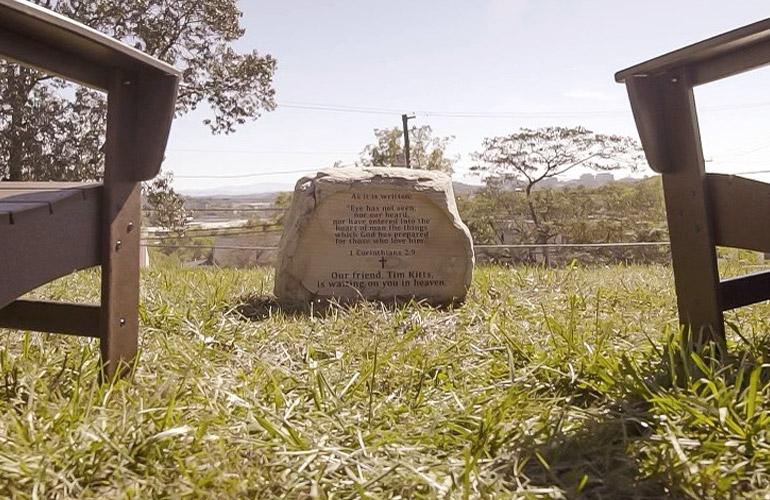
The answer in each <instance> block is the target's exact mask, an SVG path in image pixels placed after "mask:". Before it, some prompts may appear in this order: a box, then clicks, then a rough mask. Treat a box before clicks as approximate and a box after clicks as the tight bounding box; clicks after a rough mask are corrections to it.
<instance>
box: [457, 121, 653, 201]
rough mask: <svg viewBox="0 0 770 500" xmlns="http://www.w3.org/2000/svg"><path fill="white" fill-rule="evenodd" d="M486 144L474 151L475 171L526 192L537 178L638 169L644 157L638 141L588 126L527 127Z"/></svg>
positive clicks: (490, 180) (488, 181) (492, 181)
mask: <svg viewBox="0 0 770 500" xmlns="http://www.w3.org/2000/svg"><path fill="white" fill-rule="evenodd" d="M481 146H482V150H481V151H479V152H476V153H474V154H473V158H474V159H475V160H476V165H474V166H473V167H471V171H473V172H475V173H477V174H479V175H481V177H482V179H483V180H484V182H485V183H486V184H487V185H488V186H490V187H494V186H501V185H509V186H516V187H519V186H521V187H523V189H524V190H525V191H526V193H527V194H529V193H530V192H531V191H532V189H533V188H534V187H535V185H537V183H538V182H541V181H543V180H545V179H548V178H551V177H556V176H558V175H562V174H565V173H566V172H568V171H570V170H572V169H574V168H576V167H586V168H589V169H591V170H603V171H610V170H617V169H620V168H628V169H631V170H635V169H636V168H637V166H638V165H640V164H641V162H642V161H643V158H644V156H643V154H642V150H641V148H640V147H639V145H638V144H637V142H636V141H635V140H634V139H632V138H630V137H624V136H619V135H604V134H597V133H594V132H591V131H590V130H588V129H586V128H584V127H573V128H570V127H544V128H538V129H529V128H522V129H520V130H519V131H518V132H516V133H514V134H511V135H507V136H498V137H487V138H486V139H484V141H483V142H482V145H481Z"/></svg>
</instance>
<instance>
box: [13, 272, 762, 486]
mask: <svg viewBox="0 0 770 500" xmlns="http://www.w3.org/2000/svg"><path fill="white" fill-rule="evenodd" d="M271 289H272V274H271V272H269V271H265V270H250V271H227V270H214V269H195V270H179V269H176V270H163V271H149V272H147V273H145V274H144V275H143V300H142V303H143V306H142V310H141V324H142V328H141V357H140V360H139V363H138V365H137V367H136V369H135V371H134V372H133V373H132V375H131V377H130V378H129V379H127V380H125V381H119V382H117V383H114V384H99V381H98V356H97V353H98V345H97V344H96V343H95V342H94V341H88V340H84V339H73V338H68V337H65V336H58V335H44V334H39V333H26V332H9V331H2V332H0V497H11V498H14V499H26V498H40V499H42V498H137V499H140V498H141V499H143V498H291V499H301V498H335V499H346V498H350V499H361V498H371V499H375V498H399V497H400V498H501V499H502V498H606V499H615V498H759V497H763V496H764V497H766V496H769V495H770V472H768V464H770V436H768V433H770V386H769V385H768V380H770V372H768V370H767V366H766V365H765V364H763V360H765V359H768V358H769V357H770V353H769V352H768V351H770V337H768V332H769V331H770V329H768V320H770V309H768V306H767V305H758V306H753V307H750V308H746V309H744V310H742V311H741V312H740V313H739V314H732V315H730V316H729V322H730V327H731V330H730V337H729V339H728V344H729V347H730V353H731V357H730V359H729V360H728V362H727V363H726V364H725V365H717V364H715V363H713V362H711V361H709V360H708V359H707V358H701V357H698V356H689V355H688V354H687V352H686V350H684V349H683V348H682V346H681V345H680V344H679V342H678V340H677V339H678V335H677V325H676V310H675V306H674V304H675V301H674V297H673V285H672V277H671V272H670V269H669V268H667V267H610V268H591V269H582V268H567V269H560V270H544V269H539V268H513V269H508V268H502V267H485V268H480V269H478V270H477V271H476V275H475V278H474V284H473V288H472V290H471V293H470V295H469V297H468V300H467V303H466V304H465V305H464V306H463V307H460V308H456V309H454V310H448V311H446V310H444V311H441V310H436V309H433V308H430V307H427V306H423V305H420V304H409V305H406V306H403V307H399V308H395V309H393V308H387V307H384V306H382V305H381V304H374V303H368V304H359V305H356V306H353V307H349V308H342V307H332V308H331V309H330V310H328V311H326V312H324V313H314V314H310V315H305V316H293V315H288V314H286V313H283V312H281V311H265V312H266V314H265V317H263V318H261V317H258V319H252V320H248V319H246V318H244V317H243V316H242V315H240V314H239V311H246V310H248V311H251V312H254V310H257V312H259V308H260V306H261V303H260V302H259V300H258V299H259V297H260V296H261V295H265V294H268V293H269V292H270V291H271ZM38 294H39V295H41V296H45V297H49V298H56V299H70V300H93V299H95V298H96V297H97V295H98V275H97V274H96V273H95V272H86V273H80V274H78V275H76V276H72V277H69V278H67V279H64V280H61V281H59V282H56V283H53V284H51V285H49V286H47V287H46V288H44V289H42V290H40V291H39V292H38ZM244 303H246V305H250V306H252V307H251V308H247V309H243V306H244ZM259 318H261V319H259Z"/></svg>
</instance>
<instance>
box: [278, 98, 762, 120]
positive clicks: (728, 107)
mask: <svg viewBox="0 0 770 500" xmlns="http://www.w3.org/2000/svg"><path fill="white" fill-rule="evenodd" d="M278 106H279V107H282V108H288V109H299V110H308V111H325V112H332V113H361V114H376V115H398V116H400V115H401V114H403V112H404V109H407V107H405V108H401V109H394V108H378V107H370V106H348V105H340V104H325V103H314V102H298V101H282V102H281V101H279V102H278ZM765 106H770V101H759V102H744V103H735V104H722V105H718V106H703V107H702V108H701V109H703V110H705V111H732V110H738V109H745V108H758V107H765ZM412 112H413V113H416V114H419V115H423V116H435V117H445V118H539V117H542V118H562V117H563V118H570V117H586V116H597V117H598V116H612V115H627V114H629V113H630V109H627V108H626V109H605V110H588V111H467V110H464V111H452V110H425V109H423V110H419V109H417V110H413V111H412Z"/></svg>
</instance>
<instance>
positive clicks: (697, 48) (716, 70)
mask: <svg viewBox="0 0 770 500" xmlns="http://www.w3.org/2000/svg"><path fill="white" fill-rule="evenodd" d="M766 64H770V19H764V20H762V21H758V22H756V23H753V24H749V25H747V26H743V27H741V28H738V29H735V30H732V31H728V32H727V33H723V34H721V35H717V36H715V37H712V38H709V39H707V40H703V41H701V42H698V43H695V44H692V45H688V46H687V47H684V48H681V49H679V50H675V51H673V52H669V53H668V54H664V55H662V56H659V57H656V58H654V59H650V60H649V61H646V62H643V63H641V64H637V65H635V66H631V67H630V68H627V69H624V70H621V71H618V72H617V73H616V74H615V81H617V82H618V83H622V82H624V81H626V80H627V79H630V78H633V77H655V76H660V75H664V74H666V73H669V72H671V71H676V70H678V69H681V68H688V70H689V71H690V77H691V82H692V85H693V86H695V85H702V84H704V83H709V82H713V81H715V80H719V79H721V78H726V77H728V76H733V75H737V74H739V73H743V72H744V71H749V70H752V69H755V68H758V67H760V66H764V65H766Z"/></svg>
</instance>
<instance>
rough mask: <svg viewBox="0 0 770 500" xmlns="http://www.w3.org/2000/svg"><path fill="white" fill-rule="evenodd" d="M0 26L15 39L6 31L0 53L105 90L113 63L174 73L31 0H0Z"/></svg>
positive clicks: (144, 70)
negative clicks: (21, 0)
mask: <svg viewBox="0 0 770 500" xmlns="http://www.w3.org/2000/svg"><path fill="white" fill-rule="evenodd" d="M0 29H1V30H3V31H4V32H5V33H6V34H8V35H14V36H15V37H16V38H17V40H18V41H19V43H11V42H12V40H9V39H8V38H7V37H5V40H4V43H3V45H2V46H0V47H2V48H0V52H2V53H4V54H5V55H7V56H11V57H13V58H14V59H15V60H17V61H19V62H22V63H24V64H28V65H32V66H36V67H39V68H41V69H44V70H46V71H48V72H53V73H58V74H61V75H62V76H64V77H66V78H68V79H72V80H74V81H80V82H81V83H85V84H87V85H90V86H94V87H97V88H102V89H104V90H107V87H108V86H109V81H108V80H109V72H110V71H112V70H113V69H118V68H119V69H122V70H123V71H128V72H135V73H150V74H157V75H176V76H178V75H179V71H178V70H176V69H174V67H173V66H170V65H168V64H166V63H164V62H162V61H159V60H157V59H155V58H153V57H150V56H149V55H147V54H145V53H143V52H141V51H139V50H136V49H135V48H133V47H130V46H128V45H125V44H123V43H121V42H119V41H117V40H115V39H113V38H110V37H108V36H106V35H104V34H102V33H100V32H98V31H96V30H94V29H92V28H89V27H87V26H85V25H83V24H80V23H78V22H76V21H73V20H71V19H68V18H66V17H64V16H62V15H60V14H57V13H55V12H53V11H50V10H48V9H44V8H42V7H39V6H37V5H35V4H32V3H27V2H18V1H14V0H0ZM0 39H2V38H0ZM6 42H8V43H7V44H6ZM25 42H26V43H27V44H28V45H29V48H27V49H25V47H24V43H25ZM69 64H72V66H73V67H71V68H68V67H67V65H69Z"/></svg>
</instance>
